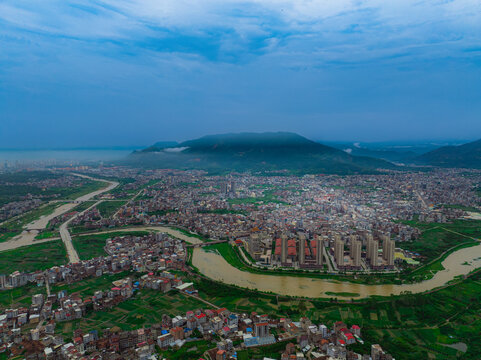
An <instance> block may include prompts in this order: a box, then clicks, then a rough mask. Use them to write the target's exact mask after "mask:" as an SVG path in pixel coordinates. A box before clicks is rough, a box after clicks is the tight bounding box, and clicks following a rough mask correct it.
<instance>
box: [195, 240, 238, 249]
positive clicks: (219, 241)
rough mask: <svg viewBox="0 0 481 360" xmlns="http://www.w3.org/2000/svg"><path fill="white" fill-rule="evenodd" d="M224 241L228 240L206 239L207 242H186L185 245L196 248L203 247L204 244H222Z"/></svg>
mask: <svg viewBox="0 0 481 360" xmlns="http://www.w3.org/2000/svg"><path fill="white" fill-rule="evenodd" d="M226 242H229V240H216V241H207V242H203V243H198V244H188V245H186V247H190V248H196V247H204V246H210V245H215V244H222V243H226Z"/></svg>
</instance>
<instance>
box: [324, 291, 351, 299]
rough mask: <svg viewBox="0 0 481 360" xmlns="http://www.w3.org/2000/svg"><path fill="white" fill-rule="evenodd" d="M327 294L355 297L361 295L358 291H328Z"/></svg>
mask: <svg viewBox="0 0 481 360" xmlns="http://www.w3.org/2000/svg"><path fill="white" fill-rule="evenodd" d="M326 295H329V296H339V297H346V298H353V297H357V296H359V294H358V293H352V292H332V291H326Z"/></svg>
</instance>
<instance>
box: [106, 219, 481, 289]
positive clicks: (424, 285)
mask: <svg viewBox="0 0 481 360" xmlns="http://www.w3.org/2000/svg"><path fill="white" fill-rule="evenodd" d="M133 230H137V231H139V230H156V231H161V232H165V233H168V234H169V235H171V236H174V237H176V238H179V239H181V240H184V241H186V242H188V243H191V244H198V243H201V242H202V241H201V240H199V239H198V238H196V237H193V236H188V235H186V234H184V233H182V232H180V231H178V230H176V229H173V228H170V227H165V226H145V227H135V228H130V229H129V228H127V229H122V231H133ZM112 231H115V230H112ZM117 231H118V230H117ZM192 264H193V265H194V266H195V267H196V268H197V269H198V270H199V271H200V272H201V273H202V274H203V275H205V276H207V277H208V278H211V279H213V280H217V281H220V282H223V283H226V284H231V285H237V286H240V287H245V288H249V289H255V290H260V291H264V292H273V293H276V294H280V295H288V296H297V297H309V298H316V297H333V296H335V295H329V294H326V293H329V292H331V293H353V294H358V295H357V296H349V298H351V297H352V298H366V297H369V296H372V295H379V296H390V295H391V294H392V295H399V294H400V293H401V292H404V291H410V292H412V293H421V292H426V291H429V290H433V289H435V288H438V287H440V286H443V285H445V284H446V283H448V282H449V281H451V280H453V279H454V278H455V277H457V276H462V275H466V274H468V273H470V272H471V271H473V270H475V269H477V268H479V267H481V243H480V244H478V245H475V246H472V247H469V248H463V249H460V250H457V251H455V252H453V253H452V254H450V255H448V256H447V257H446V259H444V261H443V262H442V265H443V267H444V270H441V271H438V272H437V273H436V274H435V275H434V276H433V277H432V278H431V279H429V280H425V281H422V282H419V283H415V284H403V285H363V284H355V283H351V282H347V281H336V280H329V279H316V278H309V277H298V276H288V275H278V276H276V275H263V274H254V273H250V272H246V271H241V270H239V269H237V268H236V267H234V266H232V265H230V264H229V263H228V262H227V261H226V260H225V259H224V258H223V257H222V256H221V255H219V254H218V253H216V252H212V251H206V250H205V249H204V248H194V251H193V256H192Z"/></svg>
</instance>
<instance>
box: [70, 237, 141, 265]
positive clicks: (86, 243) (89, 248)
mask: <svg viewBox="0 0 481 360" xmlns="http://www.w3.org/2000/svg"><path fill="white" fill-rule="evenodd" d="M147 234H148V232H147V231H124V232H122V231H116V232H111V233H105V234H91V235H81V236H73V237H72V243H73V246H74V248H75V250H77V253H78V255H79V257H80V260H88V259H92V258H95V257H99V256H106V255H107V254H106V253H105V251H104V246H105V241H106V240H107V239H109V238H112V237H116V236H125V235H132V236H144V235H147Z"/></svg>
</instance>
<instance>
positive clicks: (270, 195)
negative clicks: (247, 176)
mask: <svg viewBox="0 0 481 360" xmlns="http://www.w3.org/2000/svg"><path fill="white" fill-rule="evenodd" d="M227 201H228V202H229V203H230V204H255V205H259V204H260V203H264V204H267V203H274V204H284V205H288V204H287V203H286V202H285V201H282V200H279V199H278V198H277V196H275V195H274V190H265V191H264V193H263V196H262V197H247V198H236V199H228V200H227Z"/></svg>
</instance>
